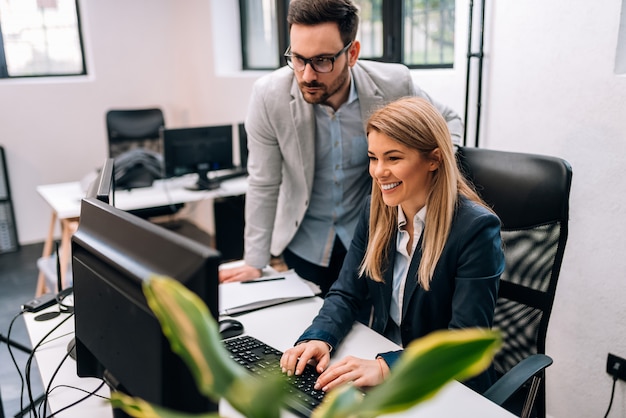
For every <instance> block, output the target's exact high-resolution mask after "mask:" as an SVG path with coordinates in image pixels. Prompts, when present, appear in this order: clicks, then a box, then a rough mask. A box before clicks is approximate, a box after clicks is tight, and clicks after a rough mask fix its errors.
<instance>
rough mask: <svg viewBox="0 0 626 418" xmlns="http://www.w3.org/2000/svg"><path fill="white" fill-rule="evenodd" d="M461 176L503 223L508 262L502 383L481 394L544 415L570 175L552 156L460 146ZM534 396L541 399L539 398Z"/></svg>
mask: <svg viewBox="0 0 626 418" xmlns="http://www.w3.org/2000/svg"><path fill="white" fill-rule="evenodd" d="M458 159H459V165H460V167H461V170H462V171H464V173H465V174H466V175H467V178H468V179H469V180H470V181H471V182H472V183H473V184H474V185H475V187H476V190H477V192H478V193H479V194H480V195H481V197H482V198H483V199H484V200H485V201H486V202H487V203H488V204H489V205H490V206H491V207H492V208H493V210H494V211H495V213H496V214H497V215H498V216H499V217H500V219H501V221H502V238H503V242H504V253H505V260H506V267H505V271H504V273H503V275H502V280H501V282H500V291H499V295H498V302H497V307H496V313H495V324H494V327H495V328H497V329H499V330H500V331H501V332H502V334H503V342H504V344H503V348H502V350H501V351H500V352H499V353H498V354H497V355H496V357H495V359H494V364H495V368H496V370H497V372H498V374H499V375H500V376H501V377H500V379H499V380H498V381H497V382H496V383H495V384H494V386H493V387H492V388H490V389H489V390H487V391H486V392H485V393H484V396H486V397H487V398H489V399H491V400H492V401H494V402H496V403H498V404H500V405H502V406H504V407H505V408H507V409H509V410H510V411H511V412H513V413H515V414H517V415H519V416H522V417H528V416H537V417H541V418H543V417H545V408H546V406H545V372H544V371H545V368H547V367H548V366H550V364H552V359H551V358H550V357H549V356H547V355H545V348H546V347H545V345H546V333H547V329H548V320H549V318H550V313H551V311H552V304H553V302H554V295H555V291H556V285H557V281H558V278H559V272H560V270H561V263H562V261H563V254H564V251H565V243H566V241H567V233H568V218H569V195H570V188H571V182H572V169H571V166H570V165H569V163H568V162H567V161H565V160H562V159H560V158H555V157H549V156H542V155H535V154H524V153H516V152H505V151H494V150H488V149H482V148H460V149H459V151H458ZM535 397H536V400H535Z"/></svg>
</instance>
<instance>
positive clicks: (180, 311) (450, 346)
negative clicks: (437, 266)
mask: <svg viewBox="0 0 626 418" xmlns="http://www.w3.org/2000/svg"><path fill="white" fill-rule="evenodd" d="M143 287H144V294H145V296H146V299H147V301H148V304H149V306H150V308H151V309H152V311H153V312H154V314H155V315H156V317H157V318H158V320H159V322H160V324H161V327H162V329H163V333H164V334H165V336H166V337H167V338H168V340H169V342H170V344H171V347H172V350H173V351H174V352H176V353H177V354H179V355H180V356H181V358H182V359H183V360H184V362H185V363H186V365H187V366H188V367H189V368H190V370H191V372H192V374H193V376H194V378H195V381H196V383H197V385H198V389H199V391H200V393H202V394H204V395H206V396H207V397H209V398H210V399H211V400H212V401H214V402H217V401H219V399H221V398H224V399H226V400H227V401H228V402H229V403H230V404H231V405H232V406H233V407H234V408H235V409H237V410H238V411H239V412H241V413H242V414H243V415H244V416H246V417H252V418H254V417H258V418H274V417H278V416H279V415H280V404H281V402H280V400H281V398H282V396H283V390H282V385H283V383H282V376H280V375H277V376H276V377H275V378H274V379H269V380H268V379H263V380H261V379H259V378H257V377H255V376H253V375H251V374H249V373H248V372H247V371H246V370H245V369H243V368H242V367H241V366H239V365H238V364H237V363H235V362H234V361H233V360H231V358H230V357H229V353H228V352H227V351H226V349H225V348H224V346H223V345H222V342H221V338H220V334H219V330H218V324H217V322H216V321H215V319H214V318H213V317H212V316H211V314H210V312H209V310H208V308H207V307H206V305H205V304H204V302H203V301H202V300H201V299H200V298H199V297H198V296H197V295H196V294H194V293H192V292H191V291H189V290H188V289H187V288H186V287H184V286H183V285H182V284H180V283H179V282H177V281H176V280H173V279H171V278H167V277H158V276H154V277H151V278H150V279H149V280H147V281H146V282H145V283H144V286H143ZM500 344H501V338H500V335H499V333H497V332H496V331H490V330H482V329H467V330H444V331H437V332H434V333H432V334H429V335H427V336H425V337H423V338H421V339H419V340H416V341H414V342H413V343H411V344H410V345H409V346H407V347H406V348H405V350H404V352H403V354H402V356H401V358H400V360H399V361H398V363H397V364H396V365H394V368H393V369H392V373H391V375H390V377H389V378H388V379H387V380H386V381H385V382H384V383H382V384H381V385H378V386H376V387H374V388H372V389H371V390H369V391H368V394H367V396H365V397H363V396H359V395H358V392H357V390H356V389H355V388H354V387H352V386H350V385H344V386H342V387H340V388H338V389H336V390H333V391H331V392H329V393H328V395H327V396H326V397H325V399H324V402H323V403H322V404H321V405H320V406H319V407H318V408H317V409H316V410H315V411H314V415H313V416H314V417H316V418H330V417H332V418H343V417H359V418H369V417H375V416H379V415H381V414H386V413H392V412H398V411H401V410H405V409H408V408H410V407H412V406H414V405H415V404H417V403H419V402H421V401H423V400H425V399H428V398H430V397H432V396H433V395H434V394H435V393H437V391H438V390H439V389H440V388H442V387H443V386H444V385H445V384H446V383H448V382H449V381H450V380H453V379H457V380H464V379H467V378H469V377H471V376H474V375H476V374H478V373H480V372H481V371H483V370H484V369H485V368H486V367H488V366H489V364H490V363H491V360H492V358H493V355H494V354H495V353H496V351H497V350H498V349H499V347H500ZM268 399H272V402H268V401H267V400H268ZM111 402H112V404H113V406H114V407H116V408H122V409H123V410H124V411H125V412H126V413H127V414H128V415H130V416H133V417H151V418H154V417H161V418H183V417H185V418H187V417H192V416H193V417H197V418H200V417H202V418H207V417H215V416H218V415H217V414H198V415H192V414H184V413H180V412H177V411H171V410H168V409H165V408H162V407H159V406H157V405H152V404H149V403H148V402H145V401H143V400H142V399H138V398H133V397H130V396H127V395H125V394H123V393H119V392H114V393H113V394H112V396H111Z"/></svg>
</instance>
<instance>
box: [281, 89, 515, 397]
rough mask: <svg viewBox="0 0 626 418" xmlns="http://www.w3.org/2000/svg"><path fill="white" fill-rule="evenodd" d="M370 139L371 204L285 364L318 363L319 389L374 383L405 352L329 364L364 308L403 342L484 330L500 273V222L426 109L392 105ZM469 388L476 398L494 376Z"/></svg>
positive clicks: (377, 118) (372, 122)
mask: <svg viewBox="0 0 626 418" xmlns="http://www.w3.org/2000/svg"><path fill="white" fill-rule="evenodd" d="M367 134H368V154H369V158H370V168H369V171H370V175H371V176H372V179H373V186H372V194H371V198H368V199H367V202H366V204H365V207H364V210H363V211H362V215H361V218H360V220H359V224H358V226H357V229H356V231H355V234H354V238H353V240H352V243H351V246H350V249H349V251H348V254H347V256H346V258H345V261H344V264H343V268H342V270H341V273H340V275H339V278H338V279H337V281H336V282H335V283H334V285H333V286H332V287H331V289H330V292H329V293H328V294H327V296H326V298H325V300H324V305H323V306H322V308H321V309H320V312H319V314H318V315H317V317H316V318H315V319H314V320H313V323H312V324H311V326H310V327H309V328H308V329H307V330H306V331H305V332H304V333H303V334H302V336H301V337H300V338H299V339H298V341H297V343H296V345H295V346H294V347H292V348H290V349H289V350H287V351H286V352H285V353H284V354H283V357H282V359H281V367H282V369H283V372H285V373H287V374H292V373H295V374H300V373H301V372H302V370H303V369H304V366H305V364H306V363H307V362H308V361H309V360H311V361H313V362H314V363H316V364H317V366H316V367H317V370H318V372H320V373H321V375H320V377H319V378H318V381H317V385H316V387H317V388H318V389H322V390H325V391H327V390H330V389H332V388H334V387H336V386H338V385H340V384H342V383H345V382H353V384H355V385H356V386H374V385H377V384H379V383H381V382H382V381H383V380H384V378H385V377H386V376H387V375H388V373H389V372H390V369H391V370H393V369H392V367H393V364H394V362H395V361H396V360H397V359H398V357H399V356H400V354H401V353H402V351H396V352H387V353H380V354H379V355H378V357H377V358H376V359H373V360H370V359H357V358H353V357H347V358H345V359H341V360H339V361H337V362H336V363H334V364H333V365H331V366H329V364H330V352H331V351H332V348H333V347H336V346H337V345H338V344H340V343H341V341H342V339H343V338H344V337H345V336H346V335H347V334H348V332H349V331H350V329H351V327H352V324H353V322H354V321H355V320H356V319H359V318H361V319H362V314H363V312H364V310H366V309H369V310H370V314H369V319H368V320H367V322H368V323H369V326H370V327H371V328H372V329H374V330H375V331H377V332H379V333H381V334H383V335H385V336H386V337H388V338H389V339H391V340H392V341H395V342H396V343H397V344H399V345H400V346H406V345H407V344H409V343H410V342H411V341H413V340H414V339H416V338H420V337H423V336H425V335H426V334H428V333H430V332H432V331H435V330H440V329H459V328H472V327H481V328H490V327H491V325H492V323H493V315H494V309H495V304H496V298H497V293H498V284H499V280H500V275H501V274H502V271H503V269H504V254H503V251H502V242H501V237H500V220H499V219H498V217H497V216H496V215H495V214H494V213H493V212H492V211H491V210H490V209H489V208H488V207H487V205H486V204H485V203H484V202H483V201H482V200H481V199H480V198H479V197H478V195H477V194H476V193H475V192H474V190H473V189H472V188H471V187H470V186H469V185H468V183H467V182H466V181H465V179H464V177H463V176H462V174H461V173H460V172H459V169H458V167H457V164H456V159H455V155H454V150H453V148H452V144H451V143H450V140H449V133H448V130H447V127H446V123H445V120H444V119H443V118H442V116H441V115H440V114H439V112H438V111H437V110H436V109H435V108H434V107H433V106H432V105H431V104H429V103H428V102H427V101H425V100H423V99H420V98H415V97H412V98H404V99H400V100H398V101H395V102H392V103H390V104H388V105H387V106H385V107H384V108H381V109H380V110H378V111H377V112H375V113H374V114H373V115H372V116H371V117H370V119H369V121H368V129H367ZM465 383H466V384H467V385H468V386H470V387H471V388H473V389H474V390H477V391H479V392H482V391H484V390H485V389H486V388H488V387H489V386H490V385H491V384H492V383H493V372H492V370H487V371H486V372H484V373H482V374H480V375H478V376H477V377H475V378H473V379H471V380H469V381H467V382H465Z"/></svg>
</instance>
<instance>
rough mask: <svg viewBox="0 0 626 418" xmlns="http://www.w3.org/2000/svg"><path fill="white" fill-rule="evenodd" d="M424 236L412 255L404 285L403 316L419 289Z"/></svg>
mask: <svg viewBox="0 0 626 418" xmlns="http://www.w3.org/2000/svg"><path fill="white" fill-rule="evenodd" d="M422 236H423V234H422ZM422 236H420V240H419V242H418V243H417V246H416V247H415V253H414V254H413V257H411V265H409V272H408V274H407V277H406V283H405V285H404V303H403V304H402V318H404V316H405V315H406V311H407V309H408V306H409V305H410V304H411V303H410V302H409V301H410V300H411V298H412V297H413V294H414V293H415V291H416V290H417V289H419V287H420V285H419V281H418V277H417V269H418V268H419V265H420V261H421V260H422Z"/></svg>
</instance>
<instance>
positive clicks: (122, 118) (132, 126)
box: [106, 108, 165, 158]
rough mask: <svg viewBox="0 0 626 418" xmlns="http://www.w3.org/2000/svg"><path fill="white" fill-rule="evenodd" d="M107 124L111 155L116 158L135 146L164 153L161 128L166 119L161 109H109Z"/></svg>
mask: <svg viewBox="0 0 626 418" xmlns="http://www.w3.org/2000/svg"><path fill="white" fill-rule="evenodd" d="M106 125H107V134H108V138H109V157H111V158H115V157H117V156H119V155H120V154H122V153H124V152H126V151H129V150H131V149H134V148H142V149H147V150H150V151H154V152H156V153H159V154H163V146H162V144H161V140H160V130H161V128H162V127H164V126H165V120H164V118H163V112H162V111H161V109H158V108H151V109H116V110H109V111H108V112H107V114H106Z"/></svg>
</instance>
